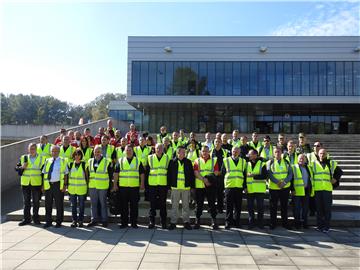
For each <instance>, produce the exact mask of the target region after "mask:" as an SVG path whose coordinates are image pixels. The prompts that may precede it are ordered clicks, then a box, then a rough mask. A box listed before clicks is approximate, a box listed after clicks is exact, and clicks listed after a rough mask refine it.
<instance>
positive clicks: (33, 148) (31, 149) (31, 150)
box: [28, 143, 37, 157]
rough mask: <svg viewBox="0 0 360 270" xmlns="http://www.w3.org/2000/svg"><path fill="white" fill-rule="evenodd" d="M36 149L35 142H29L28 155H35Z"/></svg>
mask: <svg viewBox="0 0 360 270" xmlns="http://www.w3.org/2000/svg"><path fill="white" fill-rule="evenodd" d="M36 149H37V146H36V143H29V146H28V152H29V154H30V156H32V157H34V156H36Z"/></svg>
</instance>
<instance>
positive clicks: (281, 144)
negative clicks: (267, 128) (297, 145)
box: [276, 133, 295, 153]
mask: <svg viewBox="0 0 360 270" xmlns="http://www.w3.org/2000/svg"><path fill="white" fill-rule="evenodd" d="M287 145H289V143H288V144H287ZM276 146H277V147H280V149H281V152H283V153H284V152H285V151H286V149H287V148H286V140H285V135H284V134H283V133H279V135H278V142H277V144H276ZM294 150H295V149H294Z"/></svg>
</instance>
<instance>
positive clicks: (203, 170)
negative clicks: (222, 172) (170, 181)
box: [195, 157, 217, 188]
mask: <svg viewBox="0 0 360 270" xmlns="http://www.w3.org/2000/svg"><path fill="white" fill-rule="evenodd" d="M197 161H198V166H199V174H200V175H201V176H202V177H205V176H207V175H209V174H212V173H214V166H215V164H216V161H217V158H216V157H210V158H209V159H208V160H207V161H206V162H205V161H204V159H203V158H201V157H200V158H198V159H197ZM195 188H205V184H204V182H203V181H201V180H200V179H197V178H196V179H195Z"/></svg>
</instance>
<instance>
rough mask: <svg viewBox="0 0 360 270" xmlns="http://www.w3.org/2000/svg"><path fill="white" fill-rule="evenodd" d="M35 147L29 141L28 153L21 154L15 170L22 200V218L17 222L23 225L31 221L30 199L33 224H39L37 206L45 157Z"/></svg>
mask: <svg viewBox="0 0 360 270" xmlns="http://www.w3.org/2000/svg"><path fill="white" fill-rule="evenodd" d="M36 150H37V147H36V144H35V143H30V144H29V146H28V154H27V155H22V156H21V157H20V161H19V163H18V164H17V171H18V173H19V175H21V177H20V181H21V189H22V193H23V201H24V219H23V220H22V221H21V222H20V223H19V226H24V225H27V224H30V223H31V214H30V210H31V199H32V205H33V217H32V219H33V221H34V223H35V224H40V219H39V207H40V203H39V201H40V197H41V186H42V178H41V168H42V167H43V165H44V162H45V157H44V156H41V155H40V154H38V153H37V152H36Z"/></svg>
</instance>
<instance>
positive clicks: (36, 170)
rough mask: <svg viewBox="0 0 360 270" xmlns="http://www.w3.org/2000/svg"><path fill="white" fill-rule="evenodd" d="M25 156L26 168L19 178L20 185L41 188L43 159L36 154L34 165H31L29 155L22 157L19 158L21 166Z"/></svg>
mask: <svg viewBox="0 0 360 270" xmlns="http://www.w3.org/2000/svg"><path fill="white" fill-rule="evenodd" d="M25 156H27V167H26V169H25V170H24V172H23V174H22V176H21V178H20V182H21V185H22V186H28V185H32V186H41V182H42V179H41V167H42V166H43V164H44V161H45V158H44V157H43V156H41V155H39V154H38V155H37V156H36V158H35V160H34V163H32V162H31V159H30V155H23V156H21V158H20V163H21V165H23V164H24V163H25Z"/></svg>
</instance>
